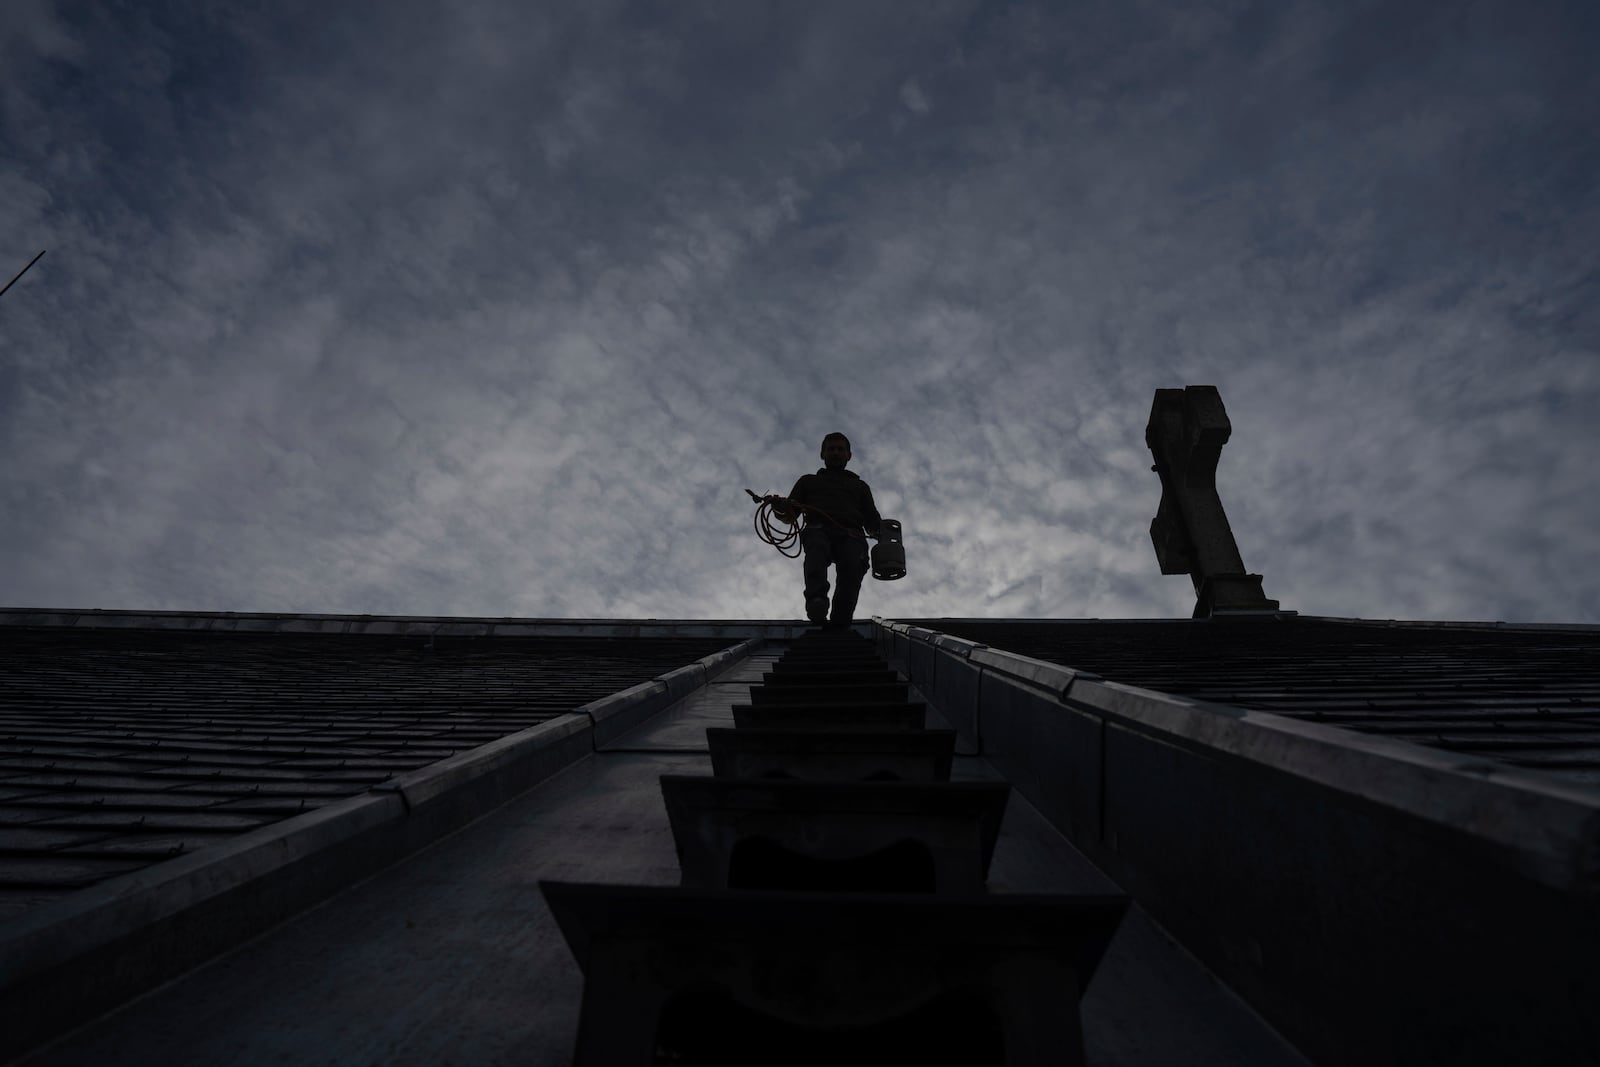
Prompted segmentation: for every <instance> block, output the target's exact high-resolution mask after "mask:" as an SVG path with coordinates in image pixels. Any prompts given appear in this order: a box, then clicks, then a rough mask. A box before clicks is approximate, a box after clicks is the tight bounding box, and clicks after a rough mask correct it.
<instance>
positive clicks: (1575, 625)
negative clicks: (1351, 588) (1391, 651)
mask: <svg viewBox="0 0 1600 1067" xmlns="http://www.w3.org/2000/svg"><path fill="white" fill-rule="evenodd" d="M1300 618H1302V619H1304V620H1305V621H1307V622H1335V623H1343V624H1346V625H1349V626H1371V627H1376V628H1379V629H1394V630H1490V631H1494V630H1499V631H1511V632H1514V633H1542V632H1550V631H1555V632H1571V633H1592V634H1600V623H1587V622H1499V621H1494V620H1472V619H1362V618H1356V617H1346V616H1342V615H1301V616H1300Z"/></svg>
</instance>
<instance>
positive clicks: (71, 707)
mask: <svg viewBox="0 0 1600 1067" xmlns="http://www.w3.org/2000/svg"><path fill="white" fill-rule="evenodd" d="M29 618H30V617H29V616H26V615H24V616H23V617H22V619H21V621H22V622H23V623H24V624H23V625H18V624H17V620H16V617H15V616H13V618H12V620H10V621H11V623H12V624H11V625H5V624H4V623H0V919H4V918H5V917H7V916H9V915H14V914H17V913H19V912H21V911H24V910H27V909H29V908H32V907H34V906H35V905H38V904H41V903H43V902H45V901H48V900H52V899H56V898H58V897H61V896H63V895H65V894H67V893H70V892H72V891H74V890H76V889H80V888H83V887H85V886H89V885H93V884H96V883H98V882H100V881H103V880H105V879H107V878H110V877H113V876H116V875H121V874H126V873H129V872H131V871H135V870H139V869H141V868H143V867H146V866H149V865H150V864H154V863H158V862H160V861H163V860H166V859H170V858H171V857H173V856H175V855H178V854H183V853H189V852H193V851H195V850H196V849H199V848H202V847H205V846H207V845H210V844H214V843H219V842H222V841H225V840H227V839H228V838H230V837H232V836H234V835H237V834H240V833H242V832H245V831H249V830H253V829H256V828H259V827H261V826H265V825H268V824H270V823H274V822H277V821H279V820H282V819H285V818H288V817H291V816H294V815H298V814H300V813H302V812H306V811H310V810H313V809H315V808H318V807H321V806H323V805H326V804H328V803H331V802H333V801H335V800H339V799H342V798H345V797H350V796H354V795H356V794H359V793H362V792H365V791H367V790H369V789H371V788H372V787H373V786H375V785H377V784H379V783H381V782H384V781H386V780H388V779H391V778H393V777H394V776H396V775H399V774H402V773H404V772H406V771H411V770H414V769H416V768H419V767H422V766H425V765H428V764H433V763H436V762H438V761H439V760H442V759H445V758H447V757H449V756H451V755H454V754H455V753H458V752H461V751H463V750H467V749H471V748H475V747H477V746H480V745H483V744H486V743H488V742H491V741H494V740H496V739H498V738H502V737H505V736H507V735H510V734H513V733H516V732H518V731H521V730H525V729H527V728H529V727H531V726H534V725H537V724H539V723H542V722H545V721H547V720H550V719H552V718H554V717H556V716H558V715H562V714H564V713H566V712H570V711H572V710H573V709H575V708H577V707H579V706H581V705H584V704H586V703H588V702H590V701H593V700H596V699H598V698H600V697H604V696H606V695H607V694H610V693H614V692H616V691H618V690H622V689H626V688H628V687H630V686H633V685H635V684H638V683H641V682H645V681H648V680H650V679H652V678H655V677H657V676H659V675H661V674H663V673H664V672H667V671H670V670H672V669H673V668H677V667H681V666H683V665H684V664H687V663H690V662H692V661H694V660H696V659H698V658H699V657H702V656H705V655H707V654H710V653H712V652H716V651H718V650H720V649H723V648H726V647H728V646H729V645H731V644H733V643H734V642H735V641H736V640H737V639H736V638H735V637H731V636H720V637H719V636H699V637H680V636H653V637H641V636H586V635H583V634H581V633H569V634H566V635H548V634H544V635H540V634H538V633H531V634H525V635H523V636H496V635H494V634H493V633H492V630H493V629H494V626H493V624H492V623H491V622H480V623H479V624H477V625H476V626H474V625H472V624H471V621H470V620H468V621H465V622H464V621H462V620H432V625H431V626H430V625H427V624H426V621H425V620H405V621H404V624H403V625H401V624H397V623H395V622H394V621H393V620H389V621H388V625H381V623H382V620H379V623H380V624H379V625H372V623H373V622H374V621H373V620H367V625H360V629H362V630H371V629H378V630H383V629H388V630H390V631H391V632H388V633H377V634H374V633H370V632H347V631H349V630H350V629H351V628H352V624H351V623H350V622H349V620H344V621H336V620H330V619H329V618H327V617H323V618H318V617H311V616H299V617H281V616H280V617H272V616H232V617H220V616H198V615H178V614H174V615H169V616H130V615H127V614H116V613H92V614H88V615H73V614H71V613H67V614H64V615H60V616H55V617H53V619H52V621H53V622H54V623H55V624H54V625H44V626H38V625H33V626H30V625H26V622H27V621H29ZM34 621H37V620H34ZM85 622H87V623H88V624H89V625H87V626H86V625H84V623H85ZM130 622H131V623H134V624H135V626H136V628H124V627H125V626H126V624H128V623H130ZM104 623H111V625H110V626H106V625H101V624H104ZM208 623H209V624H217V625H211V626H207V625H206V624H208ZM241 623H242V624H243V626H242V627H241ZM358 625H359V624H358ZM312 627H315V632H294V631H295V630H296V629H298V628H305V629H311V628H312ZM528 628H530V627H528V626H526V625H524V626H523V629H528ZM564 628H566V629H575V627H572V626H567V627H564ZM534 629H537V628H536V627H534ZM596 629H600V630H601V632H608V631H606V630H605V628H603V627H597V628H596ZM407 630H410V631H414V632H411V633H407V632H406V631H407ZM463 630H465V631H466V632H467V633H468V634H470V633H471V632H472V631H473V630H476V631H477V632H478V633H479V634H482V636H467V635H463V634H462V633H461V632H462V631H463Z"/></svg>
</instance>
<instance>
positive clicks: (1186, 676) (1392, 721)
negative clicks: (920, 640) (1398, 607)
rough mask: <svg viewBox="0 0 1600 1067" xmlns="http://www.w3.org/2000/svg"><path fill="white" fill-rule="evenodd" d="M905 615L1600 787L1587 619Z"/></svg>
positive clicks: (1599, 700) (1139, 678)
mask: <svg viewBox="0 0 1600 1067" xmlns="http://www.w3.org/2000/svg"><path fill="white" fill-rule="evenodd" d="M906 621H908V622H911V623H912V624H913V625H916V626H923V627H927V628H928V629H931V630H938V631H941V632H943V633H948V634H953V635H955V636H957V637H962V638H966V639H967V640H970V641H976V642H979V643H981V644H985V645H989V646H991V647H993V648H999V649H1005V650H1007V651H1010V652H1016V653H1018V654H1021V655H1025V656H1031V657H1033V658H1035V659H1042V660H1048V661H1050V662H1053V663H1059V664H1061V665H1063V666H1067V667H1072V668H1074V669H1077V670H1083V671H1089V672H1092V673H1094V674H1098V675H1100V676H1102V677H1104V678H1106V679H1108V680H1110V681H1115V682H1123V683H1126V684H1128V685H1135V686H1141V687H1144V688H1148V689H1153V690H1156V691H1159V692H1163V693H1173V694H1178V695H1182V696H1187V697H1193V698H1195V699H1197V700H1206V701H1213V702H1216V703H1220V704H1230V705H1233V706H1235V707H1244V708H1257V709H1261V710H1265V711H1271V712H1274V713H1276V714H1279V715H1285V716H1289V717H1292V718H1298V719H1307V720H1313V721H1316V722H1321V723H1326V724H1330V725H1335V726H1341V727H1345V728H1348V729H1352V730H1360V731H1362V732H1364V733H1372V734H1382V735H1385V736H1389V737H1393V738H1396V739H1399V740H1405V741H1411V742H1414V743H1416V744H1420V745H1426V746H1429V747H1432V748H1439V749H1446V750H1449V751H1453V752H1468V753H1472V754H1474V755H1477V756H1481V757H1483V758H1484V759H1490V760H1496V761H1499V762H1501V763H1505V764H1510V765H1513V766H1517V767H1521V768H1525V769H1529V770H1534V771H1540V772H1544V773H1548V774H1551V775H1555V776H1558V777H1560V778H1561V779H1563V780H1564V781H1567V782H1569V783H1574V784H1581V785H1585V786H1589V787H1596V786H1600V628H1596V627H1579V626H1570V627H1568V626H1510V625H1501V624H1492V623H1482V624H1480V623H1460V624H1452V623H1407V622H1394V623H1385V622H1372V621H1365V620H1348V619H1325V618H1307V617H1296V616H1289V615H1278V616H1264V617H1240V618H1230V619H1223V618H1218V619H1199V620H1175V621H1148V622H1145V621H1135V622H1118V621H1109V620H1085V621H1081V622H1080V621H1074V622H1064V621H1063V622H1058V621H1049V620H1029V621H1019V620H983V619H922V620H906Z"/></svg>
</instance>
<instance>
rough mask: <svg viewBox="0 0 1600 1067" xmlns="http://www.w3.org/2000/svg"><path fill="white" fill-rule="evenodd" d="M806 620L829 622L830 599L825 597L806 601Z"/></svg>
mask: <svg viewBox="0 0 1600 1067" xmlns="http://www.w3.org/2000/svg"><path fill="white" fill-rule="evenodd" d="M806 618H808V619H810V620H811V621H812V622H827V621H828V598H827V597H825V596H818V597H812V598H811V599H810V600H808V601H806Z"/></svg>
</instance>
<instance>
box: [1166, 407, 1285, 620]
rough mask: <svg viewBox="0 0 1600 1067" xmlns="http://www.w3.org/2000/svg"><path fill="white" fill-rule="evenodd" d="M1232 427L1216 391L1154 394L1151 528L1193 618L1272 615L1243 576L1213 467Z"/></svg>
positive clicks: (1274, 606) (1253, 580) (1257, 583)
mask: <svg viewBox="0 0 1600 1067" xmlns="http://www.w3.org/2000/svg"><path fill="white" fill-rule="evenodd" d="M1232 432H1233V426H1232V425H1231V424H1230V423H1229V422H1228V413H1227V411H1226V410H1225V409H1224V408H1223V406H1222V395H1221V394H1220V393H1218V392H1217V388H1216V386H1214V385H1190V386H1186V387H1184V388H1182V389H1157V390H1156V398H1155V403H1154V404H1152V405H1151V407H1150V422H1149V424H1148V425H1146V426H1145V430H1144V440H1145V444H1147V445H1149V446H1150V452H1151V454H1152V455H1154V456H1155V460H1156V463H1155V466H1154V467H1152V468H1150V469H1151V470H1153V471H1155V472H1156V473H1157V474H1159V475H1161V506H1160V508H1159V509H1158V510H1157V511H1156V517H1155V520H1154V521H1153V522H1151V523H1150V539H1151V540H1152V541H1154V542H1155V546H1156V560H1157V562H1159V563H1160V564H1161V573H1162V574H1187V575H1189V577H1190V578H1191V579H1192V580H1193V581H1194V591H1195V595H1196V597H1197V600H1196V603H1195V607H1194V617H1195V618H1197V619H1199V618H1204V617H1206V616H1209V615H1213V614H1218V613H1225V612H1234V611H1277V610H1278V602H1277V601H1276V600H1268V599H1267V597H1266V594H1265V593H1264V592H1262V589H1261V575H1259V574H1246V573H1245V570H1244V560H1243V559H1241V558H1240V556H1239V546H1238V544H1237V543H1236V542H1235V541H1234V539H1233V529H1232V528H1231V527H1230V526H1229V525H1228V516H1227V513H1226V512H1224V511H1223V510H1222V498H1221V497H1219V496H1218V495H1217V461H1218V460H1219V459H1221V458H1222V446H1223V445H1225V444H1227V442H1228V436H1229V434H1231V433H1232Z"/></svg>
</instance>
